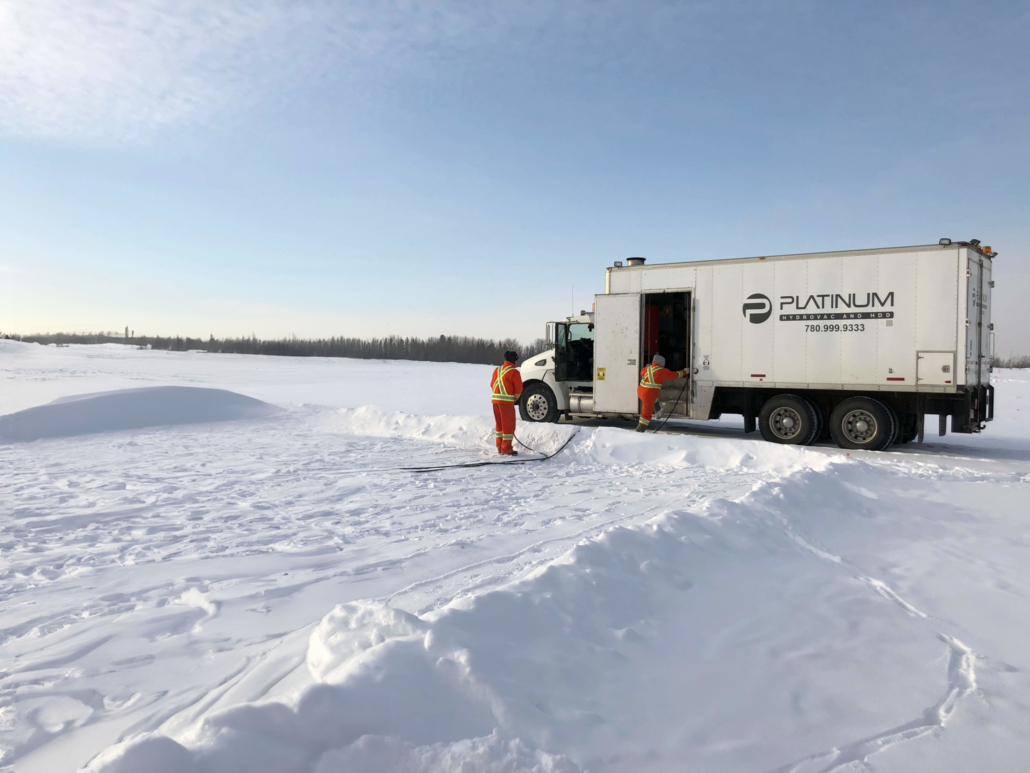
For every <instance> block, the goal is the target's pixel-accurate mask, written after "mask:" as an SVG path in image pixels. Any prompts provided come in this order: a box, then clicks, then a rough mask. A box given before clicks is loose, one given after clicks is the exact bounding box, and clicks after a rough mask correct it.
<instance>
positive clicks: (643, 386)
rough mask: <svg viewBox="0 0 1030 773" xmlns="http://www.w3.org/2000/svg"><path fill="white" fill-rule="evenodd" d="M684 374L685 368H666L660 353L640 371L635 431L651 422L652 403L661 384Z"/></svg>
mask: <svg viewBox="0 0 1030 773" xmlns="http://www.w3.org/2000/svg"><path fill="white" fill-rule="evenodd" d="M686 375H687V369H686V368H684V369H683V370H675V371H674V370H668V369H667V368H666V367H665V358H664V357H662V355H660V354H656V355H655V356H654V359H653V360H652V361H651V364H650V365H648V366H647V367H645V368H644V369H643V370H641V371H640V386H638V387H637V397H638V398H639V399H640V421H639V422H638V423H637V432H644V431H645V430H646V429H647V425H648V424H650V423H651V416H652V415H653V414H654V404H655V401H656V400H658V395H659V394H661V392H662V384H664V383H665V382H666V381H673V380H675V379H677V378H683V377H684V376H686Z"/></svg>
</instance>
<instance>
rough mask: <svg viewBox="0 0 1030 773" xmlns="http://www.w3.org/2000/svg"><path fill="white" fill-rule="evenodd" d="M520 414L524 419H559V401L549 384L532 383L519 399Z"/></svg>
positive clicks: (549, 420)
mask: <svg viewBox="0 0 1030 773" xmlns="http://www.w3.org/2000/svg"><path fill="white" fill-rule="evenodd" d="M519 415H520V416H522V420H523V421H546V422H551V423H554V422H556V421H558V403H557V401H556V400H555V399H554V392H552V391H551V388H550V387H549V386H547V384H530V385H529V386H528V387H526V389H525V391H524V392H523V393H522V399H521V400H519Z"/></svg>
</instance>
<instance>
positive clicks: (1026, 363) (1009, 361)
mask: <svg viewBox="0 0 1030 773" xmlns="http://www.w3.org/2000/svg"><path fill="white" fill-rule="evenodd" d="M994 367H996V368H1030V355H1026V354H1021V355H1017V356H1015V357H996V358H995V359H994Z"/></svg>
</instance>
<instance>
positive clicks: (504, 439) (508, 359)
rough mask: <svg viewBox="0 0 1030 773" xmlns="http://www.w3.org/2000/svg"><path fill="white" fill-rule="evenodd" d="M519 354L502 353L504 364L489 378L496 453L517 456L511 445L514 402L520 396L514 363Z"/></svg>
mask: <svg viewBox="0 0 1030 773" xmlns="http://www.w3.org/2000/svg"><path fill="white" fill-rule="evenodd" d="M518 359H519V355H518V354H517V353H516V352H505V353H504V364H503V365H502V366H501V367H499V368H494V375H493V376H492V377H491V378H490V388H491V389H492V390H493V393H494V396H493V403H494V429H495V432H494V435H495V436H496V438H497V453H499V454H505V455H506V456H518V453H519V452H518V451H516V450H514V449H513V448H512V447H511V441H512V440H513V439H514V438H515V403H517V402H518V401H519V398H520V397H522V374H521V373H519V371H518V368H516V367H515V363H516V362H517V361H518Z"/></svg>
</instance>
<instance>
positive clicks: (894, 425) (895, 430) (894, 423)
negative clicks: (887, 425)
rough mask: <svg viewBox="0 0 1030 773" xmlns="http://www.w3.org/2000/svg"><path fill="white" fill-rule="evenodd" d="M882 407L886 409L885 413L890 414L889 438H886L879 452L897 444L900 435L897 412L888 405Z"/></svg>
mask: <svg viewBox="0 0 1030 773" xmlns="http://www.w3.org/2000/svg"><path fill="white" fill-rule="evenodd" d="M884 407H885V408H886V409H887V412H888V413H890V419H891V436H890V438H888V440H887V442H886V443H885V444H884V446H883V448H881V449H880V450H881V451H886V450H887V449H888V448H890V447H891V446H892V445H894V444H895V443H896V442H898V437H899V436H900V435H901V422H900V421H899V420H898V414H897V412H896V411H895V410H894V409H893V408H891V407H890V406H889V405H884Z"/></svg>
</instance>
